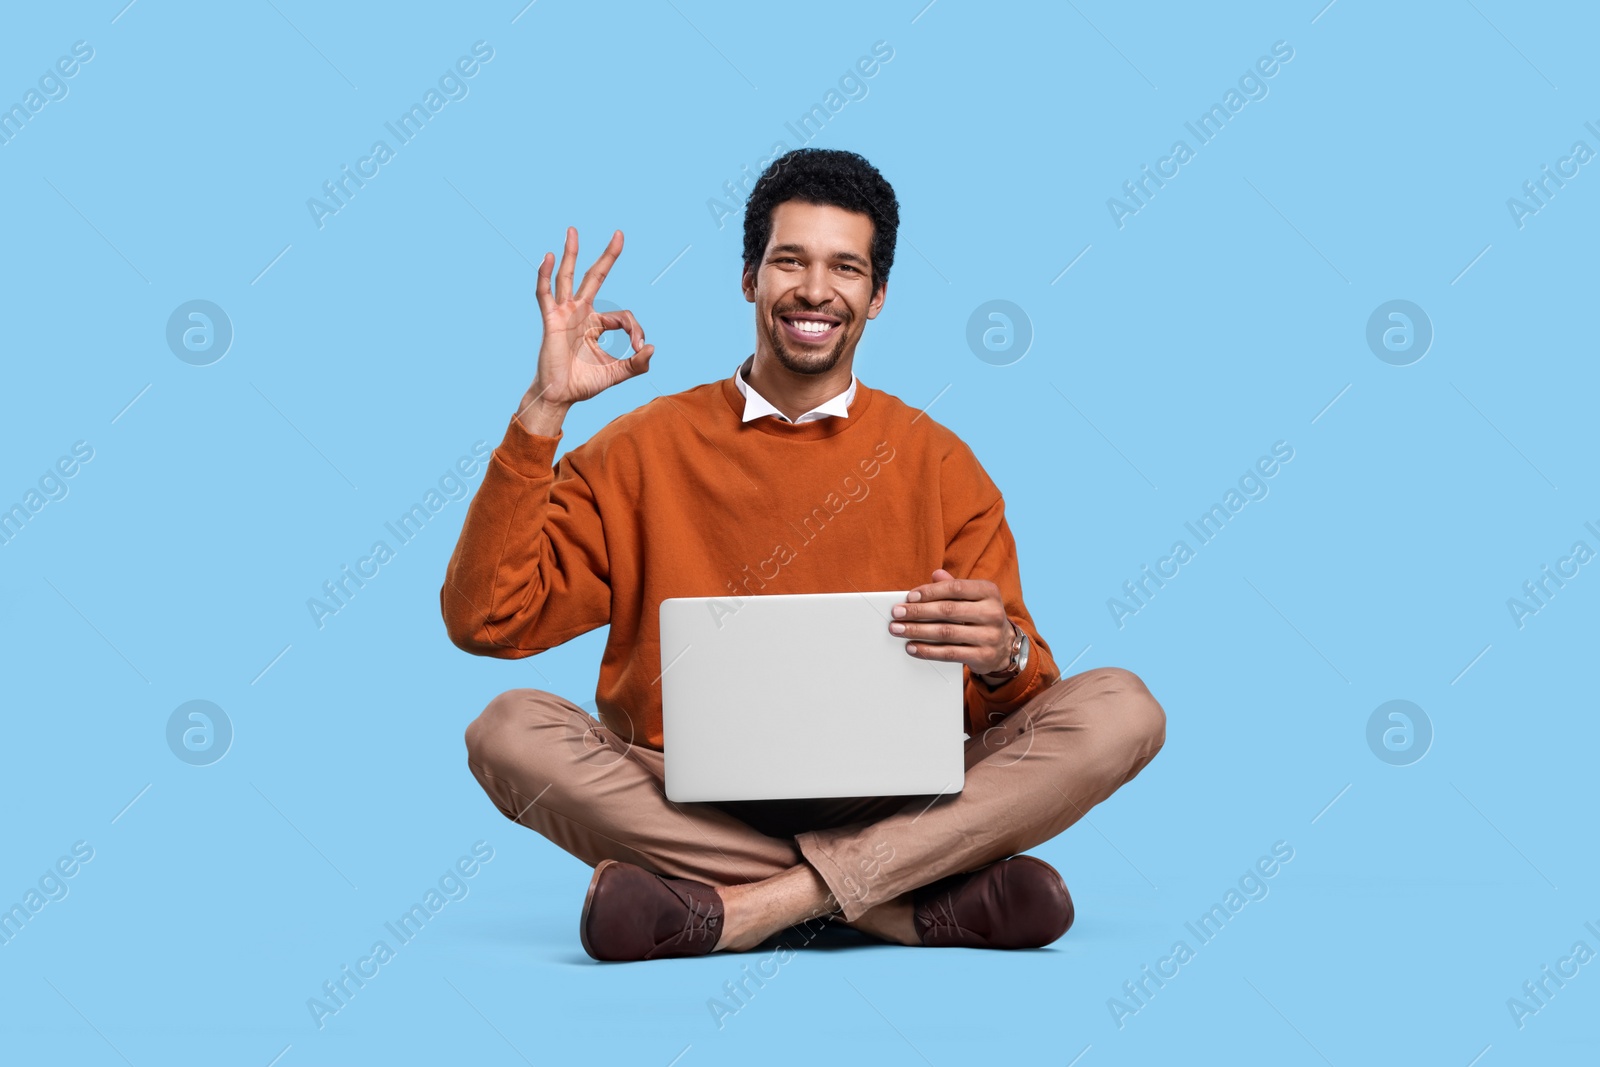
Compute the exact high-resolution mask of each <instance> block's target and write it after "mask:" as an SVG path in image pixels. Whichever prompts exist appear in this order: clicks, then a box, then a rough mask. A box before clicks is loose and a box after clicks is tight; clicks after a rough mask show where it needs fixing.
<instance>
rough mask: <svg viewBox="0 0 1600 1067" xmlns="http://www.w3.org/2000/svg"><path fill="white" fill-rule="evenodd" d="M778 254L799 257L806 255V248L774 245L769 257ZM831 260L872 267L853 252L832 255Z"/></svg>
mask: <svg viewBox="0 0 1600 1067" xmlns="http://www.w3.org/2000/svg"><path fill="white" fill-rule="evenodd" d="M780 252H793V253H798V254H799V255H802V256H803V255H805V254H806V248H805V245H796V244H787V245H774V246H773V248H772V251H771V253H770V255H774V256H775V255H778V254H779V253H780ZM833 258H834V259H835V260H840V261H844V262H848V263H859V264H861V265H862V266H863V267H871V266H872V264H871V263H869V262H867V257H865V256H859V255H857V254H856V253H854V252H835V253H834V254H833Z"/></svg>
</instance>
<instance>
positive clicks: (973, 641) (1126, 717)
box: [440, 149, 1166, 960]
mask: <svg viewBox="0 0 1600 1067" xmlns="http://www.w3.org/2000/svg"><path fill="white" fill-rule="evenodd" d="M898 226H899V206H898V203H897V201H896V199H895V196H894V191H893V189H892V188H891V187H890V186H889V183H888V182H887V181H885V180H884V178H883V177H882V175H880V174H879V173H878V171H877V170H876V169H875V168H874V167H873V166H872V165H871V164H869V163H868V162H867V161H866V160H865V159H863V158H861V157H860V156H858V155H856V154H854V153H850V152H840V151H833V150H821V149H800V150H798V151H795V152H791V153H789V154H788V155H785V156H783V157H782V158H780V159H778V160H776V161H774V162H773V163H772V165H771V166H770V167H769V168H768V169H767V171H766V172H765V173H764V174H763V175H762V177H761V179H760V180H759V181H758V182H757V184H756V186H755V188H754V190H753V191H752V193H751V196H750V199H749V202H748V203H747V205H746V209H745V242H744V271H743V276H742V287H743V291H744V297H745V299H746V300H747V301H749V302H750V303H752V304H754V305H755V312H756V338H757V340H756V349H755V352H754V353H753V354H752V355H751V356H750V358H748V359H746V360H745V361H744V362H743V364H742V365H741V366H740V367H739V368H738V369H737V370H736V371H735V372H734V374H733V375H732V376H731V377H729V378H727V379H724V380H722V381H719V382H712V383H709V384H706V385H701V386H697V387H695V388H693V389H689V390H686V391H684V392H681V393H677V394H674V395H672V396H663V397H658V398H657V399H655V400H653V401H651V402H650V403H648V404H645V405H644V406H643V407H640V408H637V409H636V410H634V411H631V412H628V413H627V414H625V415H622V416H620V417H618V418H616V419H614V420H612V421H611V422H610V423H608V424H607V425H606V426H604V427H603V428H602V429H601V430H600V431H599V432H597V433H596V434H595V435H594V436H593V437H592V438H590V439H589V440H588V441H587V442H585V443H584V444H582V445H580V446H578V447H577V448H574V449H572V450H570V451H568V452H567V453H566V454H565V455H564V456H562V457H561V459H560V461H559V462H556V461H555V454H556V448H557V446H558V445H559V443H560V439H561V436H562V429H561V427H562V421H563V419H564V417H565V415H566V413H567V412H568V410H569V409H570V408H571V407H572V405H573V404H576V403H580V402H582V401H585V400H588V399H590V398H592V397H594V396H596V395H598V394H599V393H601V392H603V391H604V390H605V389H607V388H608V387H610V386H612V385H615V384H616V383H617V382H620V381H623V380H625V379H627V378H630V377H632V376H634V375H637V374H643V373H645V372H646V371H647V370H649V367H650V360H651V358H652V356H653V355H654V351H655V347H654V346H653V345H650V344H647V343H645V334H644V329H643V328H642V327H641V326H640V325H639V323H638V322H637V321H636V320H635V318H634V316H633V315H632V313H630V312H628V311H615V312H609V313H596V312H595V311H594V310H593V302H594V300H595V297H596V295H597V294H598V293H599V291H600V286H601V283H603V282H604V281H605V278H606V275H607V273H608V272H609V271H610V269H611V267H612V265H613V264H614V263H615V262H616V259H617V256H618V255H619V254H620V253H621V251H622V240H623V239H622V233H621V231H617V232H616V233H614V234H613V235H612V237H611V241H610V243H609V244H608V245H607V246H606V249H605V252H604V253H603V254H602V255H601V256H600V257H599V259H598V260H596V261H595V263H594V265H593V266H592V267H591V268H590V269H589V271H588V272H587V273H586V274H585V275H584V276H583V279H582V281H581V282H580V283H579V284H578V286H577V288H574V286H573V275H574V272H575V268H576V265H577V256H578V236H577V231H575V230H573V229H570V228H569V229H568V230H567V236H566V244H565V247H564V249H563V252H562V255H561V263H560V269H559V270H557V271H556V272H555V279H554V287H553V288H552V286H551V269H552V266H553V264H554V260H555V256H554V255H553V254H546V255H545V257H544V259H543V261H542V262H541V264H540V267H539V272H538V300H539V309H540V312H541V313H542V316H543V320H544V338H543V341H542V343H541V345H540V349H539V357H538V368H537V370H536V372H535V374H534V377H533V383H532V385H530V386H529V388H528V392H527V394H526V395H525V396H524V398H523V403H522V405H521V408H520V410H519V411H518V412H517V414H516V416H515V417H514V418H513V419H512V420H511V422H510V425H509V426H508V427H507V429H506V434H505V438H504V440H503V441H502V442H501V443H500V445H499V447H498V448H496V449H495V451H494V454H493V455H492V456H491V458H490V461H489V465H488V469H487V471H486V472H485V474H484V479H483V483H482V484H481V485H480V486H479V489H478V492H477V495H476V497H475V498H474V499H473V501H472V504H471V507H470V508H469V510H468V513H467V517H466V520H465V524H464V526H463V528H462V531H461V538H460V541H459V542H458V543H457V545H456V549H455V553H454V554H453V555H452V557H451V559H450V566H449V571H448V573H447V575H446V578H445V582H444V586H443V588H442V589H441V590H440V605H441V608H442V611H443V614H444V619H445V623H446V626H447V628H448V630H449V634H450V638H451V640H452V641H454V642H455V643H456V644H457V645H458V646H460V647H461V648H463V649H465V650H467V651H469V652H474V653H477V654H479V655H485V656H496V657H500V658H503V659H516V658H520V657H523V656H531V655H534V654H536V653H539V652H542V651H544V650H545V649H547V648H550V647H552V646H554V645H558V644H561V643H562V642H564V641H567V640H570V639H571V638H573V637H576V636H578V635H579V634H582V633H585V632H586V631H589V630H592V629H594V628H596V627H599V626H604V625H607V624H609V625H610V627H611V631H610V635H609V639H608V641H607V643H606V649H605V655H604V657H603V659H602V661H601V666H600V678H599V684H598V688H597V691H596V694H595V699H596V705H597V709H598V712H599V721H598V722H596V721H595V720H594V719H591V718H590V717H589V716H588V715H586V714H585V713H584V712H583V710H582V709H581V708H579V707H578V706H577V705H576V704H574V703H572V702H571V701H569V700H566V699H564V698H562V697H560V696H557V695H555V694H552V693H546V692H542V691H539V690H536V689H517V690H512V691H511V692H508V693H504V694H502V695H500V696H499V697H496V698H495V699H494V700H493V701H492V702H491V703H490V704H489V706H488V708H487V709H485V711H484V712H483V714H482V715H481V716H479V717H478V719H477V720H476V721H474V722H473V723H472V724H471V726H470V727H468V729H467V735H466V741H467V751H468V764H469V766H470V767H471V769H472V772H473V774H474V775H475V776H476V777H477V779H478V781H479V782H480V783H481V784H482V786H483V788H484V790H485V791H486V792H487V793H488V794H489V796H490V798H491V799H492V800H493V801H494V803H495V805H496V807H498V808H499V809H500V811H501V812H502V813H503V814H504V815H506V816H507V817H508V818H510V819H513V820H514V821H516V822H519V823H521V824H522V825H524V826H527V827H530V828H531V829H534V830H537V831H538V832H539V833H541V834H543V835H544V836H545V837H547V838H549V839H550V840H551V841H553V842H555V843H556V844H557V845H559V846H561V847H562V848H563V849H566V850H567V851H568V852H570V853H572V854H573V855H575V856H577V857H578V858H580V859H582V860H583V861H584V862H585V863H588V864H590V865H591V866H593V867H595V873H594V875H593V877H592V879H591V881H590V884H589V891H588V895H587V897H586V899H585V902H584V907H583V912H582V916H581V919H580V925H579V934H580V938H581V940H582V942H583V945H584V948H585V949H586V950H587V951H588V952H589V954H590V955H591V956H594V957H595V958H596V959H609V960H635V959H656V958H664V957H670V956H686V955H700V954H704V953H707V952H711V951H716V950H722V951H744V950H748V949H751V948H754V947H756V946H757V945H759V944H761V943H762V942H763V941H765V940H766V939H768V938H770V937H771V936H772V935H774V934H776V933H779V932H781V931H783V930H784V929H786V928H787V927H789V926H791V925H794V924H796V923H798V922H801V921H804V920H807V919H810V918H814V917H817V916H821V915H832V916H833V917H834V918H835V919H837V920H838V921H841V922H844V923H846V924H847V925H849V926H852V927H854V928H856V929H858V930H860V931H863V932H865V933H867V934H869V935H871V936H874V937H877V938H880V939H882V940H885V941H889V942H894V943H898V944H904V945H965V946H982V947H993V948H1023V947H1037V946H1041V945H1045V944H1048V943H1049V942H1051V941H1053V940H1055V939H1056V938H1058V937H1060V936H1061V934H1063V933H1065V932H1066V929H1067V927H1068V926H1070V925H1071V923H1072V918H1073V911H1072V901H1071V897H1070V896H1069V895H1068V893H1067V889H1066V886H1065V884H1064V883H1063V882H1062V879H1061V876H1060V875H1059V874H1057V873H1056V871H1055V870H1053V869H1052V868H1051V867H1050V866H1049V865H1047V864H1045V863H1043V862H1042V861H1040V860H1038V859H1036V858H1033V857H1028V856H1019V855H1016V854H1017V853H1021V852H1023V851H1025V850H1027V849H1029V848H1033V847H1034V846H1036V845H1038V844H1040V843H1041V842H1044V841H1047V840H1049V839H1050V838H1051V837H1054V836H1055V835H1056V834H1058V833H1060V832H1061V831H1062V830H1064V829H1065V828H1066V827H1068V826H1070V825H1071V824H1072V823H1074V822H1076V821H1077V820H1078V819H1079V818H1080V817H1082V815H1083V814H1084V813H1085V812H1086V811H1087V810H1088V809H1089V808H1090V807H1092V806H1094V805H1095V804H1098V803H1099V802H1100V801H1102V800H1104V799H1105V798H1106V797H1108V796H1110V795H1111V793H1112V792H1114V791H1115V790H1116V789H1117V788H1118V787H1119V786H1121V785H1122V784H1123V783H1125V782H1127V781H1128V780H1129V779H1131V778H1132V777H1133V776H1134V775H1135V774H1137V773H1138V772H1139V771H1140V770H1141V769H1142V768H1143V767H1144V765H1145V764H1146V763H1148V762H1149V761H1150V760H1151V759H1152V758H1153V757H1154V756H1155V754H1156V752H1157V751H1158V750H1159V749H1160V748H1161V745H1162V743H1163V741H1164V740H1165V723H1166V718H1165V714H1164V712H1163V711H1162V709H1161V706H1160V705H1159V704H1158V703H1157V702H1156V701H1155V699H1154V698H1152V697H1151V695H1150V693H1149V691H1148V690H1147V689H1146V688H1145V686H1144V684H1143V683H1142V682H1141V681H1140V680H1139V679H1138V678H1137V677H1136V676H1134V675H1133V674H1131V673H1129V672H1127V671H1124V670H1118V669H1114V668H1106V669H1099V670H1092V671H1086V672H1084V673H1081V674H1078V675H1075V676H1073V677H1071V678H1066V679H1062V678H1060V672H1059V671H1058V669H1057V668H1056V665H1055V661H1054V659H1053V658H1052V656H1051V652H1050V648H1049V646H1048V645H1047V644H1046V642H1045V641H1044V640H1043V639H1042V638H1041V637H1040V636H1039V635H1038V633H1037V632H1036V630H1035V628H1034V624H1033V619H1032V617H1031V616H1030V615H1029V613H1028V609H1027V608H1026V607H1025V606H1024V604H1023V601H1022V589H1021V581H1020V577H1019V572H1018V564H1017V557H1016V546H1015V543H1014V542H1013V540H1012V537H1011V531H1010V529H1009V528H1008V527H1007V525H1006V520H1005V506H1004V502H1003V501H1002V499H1001V496H1000V492H999V490H998V489H996V487H995V485H994V483H993V482H992V481H991V480H990V479H989V477H988V475H987V474H985V472H984V470H983V468H982V467H981V466H980V465H979V463H978V461H977V459H976V458H975V457H974V456H973V454H972V452H971V450H970V449H968V448H967V446H966V445H965V444H963V443H962V441H961V440H960V439H959V438H958V437H956V436H955V435H954V434H953V433H951V432H950V431H949V430H947V429H945V428H944V427H943V426H941V425H939V424H938V423H937V422H935V421H934V420H933V419H932V418H931V417H929V416H927V415H926V414H924V413H922V412H920V411H918V410H916V409H915V408H912V407H909V406H907V405H906V404H904V403H902V402H901V401H900V400H899V399H898V398H896V397H894V396H891V395H889V394H888V393H884V392H880V391H878V390H875V389H872V388H871V387H870V386H868V385H866V384H865V383H863V382H860V381H858V380H857V378H856V376H855V374H854V369H853V366H854V359H855V351H856V345H857V343H858V342H859V341H860V339H861V335H862V332H863V331H864V330H865V329H866V325H867V323H868V322H869V321H870V320H872V319H874V318H876V317H877V315H878V313H879V312H880V311H881V310H882V308H883V302H884V298H885V296H886V295H887V282H888V277H889V268H890V266H891V264H892V263H893V260H894V246H895V236H896V231H897V229H898ZM608 330H624V331H626V332H627V334H628V335H629V337H630V338H631V341H632V354H631V356H630V357H628V358H624V359H613V358H611V357H610V356H609V355H607V354H606V353H605V352H604V351H603V350H601V349H600V347H599V346H598V344H597V340H598V338H599V336H600V335H601V334H602V333H604V332H605V331H608ZM851 588H854V589H860V590H867V589H908V590H909V592H908V594H907V596H906V601H905V603H903V604H901V605H899V606H897V607H896V608H894V610H893V612H892V614H893V615H894V619H893V621H892V622H890V623H888V624H887V625H888V626H889V629H890V630H891V632H893V633H894V634H896V635H898V636H901V637H904V638H905V639H906V645H905V649H906V654H907V655H910V656H915V657H918V658H921V659H927V660H943V661H954V662H959V663H961V664H964V665H965V668H966V669H965V671H964V672H963V675H964V677H965V706H966V712H967V719H968V724H967V730H968V734H969V740H968V743H967V753H966V767H967V771H966V779H965V785H964V788H963V790H962V791H961V792H960V793H958V794H953V795H948V796H941V797H931V798H930V797H876V798H875V797H863V798H851V799H846V800H818V801H766V802H746V803H742V804H709V803H700V804H674V803H672V802H671V801H668V800H667V799H666V796H665V793H664V791H663V786H662V779H663V770H662V753H661V751H660V749H661V687H660V676H661V673H662V663H661V648H660V634H659V632H658V610H657V609H658V607H659V605H660V603H661V601H662V600H664V599H666V598H667V597H672V596H685V597H687V596H728V597H731V598H735V599H734V601H733V602H734V603H737V599H736V598H739V597H744V596H749V595H754V594H758V593H759V594H777V593H815V592H839V591H846V590H849V589H851ZM817 669H818V670H824V671H825V670H827V669H828V665H827V664H826V663H819V664H817ZM840 685H841V689H844V690H848V688H849V685H850V680H849V679H847V678H844V679H840ZM749 698H750V700H751V701H752V702H758V701H759V700H760V699H761V694H760V693H759V692H752V693H750V694H749ZM1008 857H1009V858H1008Z"/></svg>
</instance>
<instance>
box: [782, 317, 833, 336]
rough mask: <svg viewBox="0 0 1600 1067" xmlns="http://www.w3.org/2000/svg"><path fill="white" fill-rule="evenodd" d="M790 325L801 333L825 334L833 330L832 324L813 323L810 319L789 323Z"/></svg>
mask: <svg viewBox="0 0 1600 1067" xmlns="http://www.w3.org/2000/svg"><path fill="white" fill-rule="evenodd" d="M790 325H792V326H794V328H795V329H797V330H799V331H800V332H801V333H827V332H828V331H829V330H831V329H833V323H831V322H815V321H813V320H811V319H798V320H795V321H793V322H791V324H790Z"/></svg>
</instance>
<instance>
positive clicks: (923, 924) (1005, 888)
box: [911, 856, 1073, 948]
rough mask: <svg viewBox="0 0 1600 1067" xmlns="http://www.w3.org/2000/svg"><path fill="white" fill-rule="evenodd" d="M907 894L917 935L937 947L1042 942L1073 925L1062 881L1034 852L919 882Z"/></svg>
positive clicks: (1018, 945) (1036, 945) (1036, 944)
mask: <svg viewBox="0 0 1600 1067" xmlns="http://www.w3.org/2000/svg"><path fill="white" fill-rule="evenodd" d="M911 900H912V904H913V906H914V910H913V912H912V921H913V922H914V923H915V924H916V928H917V936H918V937H920V938H921V939H922V943H923V944H924V945H932V946H936V947H961V948H1041V947H1043V946H1045V945H1048V944H1050V942H1052V941H1054V940H1055V939H1056V938H1058V937H1060V936H1061V935H1062V934H1064V933H1066V932H1067V928H1068V927H1070V926H1071V925H1072V916H1073V912H1072V896H1071V894H1069V893H1068V892H1067V885H1066V883H1065V882H1063V881H1062V880H1061V875H1059V874H1057V873H1056V869H1055V868H1054V867H1052V866H1050V865H1049V864H1048V863H1046V862H1044V861H1043V860H1040V859H1035V858H1034V857H1032V856H1012V857H1011V858H1010V859H1007V860H1001V861H1000V862H998V863H991V864H989V866H987V867H981V868H979V869H978V870H976V871H973V872H971V873H970V874H954V875H951V876H950V877H949V878H943V879H940V880H939V881H937V882H934V883H933V884H931V885H926V886H923V887H922V888H921V889H919V890H917V891H916V892H915V893H913V894H912V897H911Z"/></svg>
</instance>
